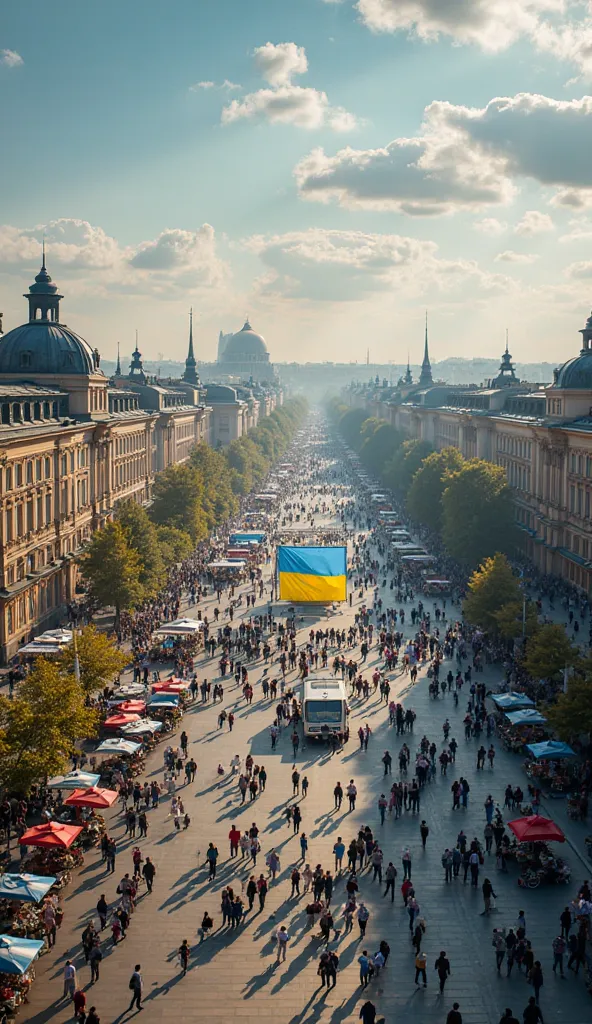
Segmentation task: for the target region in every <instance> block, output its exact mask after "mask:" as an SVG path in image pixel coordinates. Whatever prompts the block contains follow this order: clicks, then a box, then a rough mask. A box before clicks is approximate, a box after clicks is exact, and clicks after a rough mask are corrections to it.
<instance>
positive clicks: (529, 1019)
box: [522, 996, 543, 1024]
mask: <svg viewBox="0 0 592 1024" xmlns="http://www.w3.org/2000/svg"><path fill="white" fill-rule="evenodd" d="M522 1020H523V1021H524V1024H539V1022H540V1024H543V1015H542V1013H541V1009H540V1007H539V1006H538V1005H537V1001H536V999H535V997H534V996H530V998H529V1000H528V1003H527V1004H526V1006H525V1008H524V1011H523V1013H522Z"/></svg>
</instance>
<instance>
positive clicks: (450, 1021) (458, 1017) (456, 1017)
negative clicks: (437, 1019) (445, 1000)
mask: <svg viewBox="0 0 592 1024" xmlns="http://www.w3.org/2000/svg"><path fill="white" fill-rule="evenodd" d="M446 1024H462V1014H461V1012H460V1007H459V1004H458V1003H453V1004H452V1009H451V1010H449V1011H448V1016H447V1017H446Z"/></svg>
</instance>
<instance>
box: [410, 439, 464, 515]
mask: <svg viewBox="0 0 592 1024" xmlns="http://www.w3.org/2000/svg"><path fill="white" fill-rule="evenodd" d="M463 463H464V459H463V457H462V455H461V453H460V452H459V450H458V448H443V449H442V451H440V452H431V453H430V454H429V455H428V456H427V457H426V458H425V459H424V460H423V461H422V463H421V464H420V466H419V469H418V470H417V472H416V473H415V475H414V477H413V479H412V481H411V486H410V488H409V491H408V494H407V508H408V509H409V513H410V515H411V516H412V518H413V519H417V521H418V522H420V523H423V525H424V526H427V527H428V528H429V529H430V530H433V531H434V533H440V532H441V530H442V495H443V493H444V490H445V488H446V485H447V483H448V476H449V474H450V473H453V472H455V471H456V470H459V469H460V468H461V467H462V465H463Z"/></svg>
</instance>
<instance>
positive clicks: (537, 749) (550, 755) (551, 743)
mask: <svg viewBox="0 0 592 1024" xmlns="http://www.w3.org/2000/svg"><path fill="white" fill-rule="evenodd" d="M526 749H527V750H529V751H530V753H531V754H532V756H533V757H536V759H537V761H540V760H548V761H557V760H560V759H561V758H563V757H576V756H577V755H576V752H575V750H572V749H571V747H570V746H569V745H568V744H567V743H560V742H559V740H544V741H543V742H542V743H528V744H527V745H526Z"/></svg>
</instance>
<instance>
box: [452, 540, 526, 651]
mask: <svg viewBox="0 0 592 1024" xmlns="http://www.w3.org/2000/svg"><path fill="white" fill-rule="evenodd" d="M509 604H512V605H520V607H522V594H521V590H520V584H519V583H518V580H517V579H516V577H515V576H514V573H513V572H512V567H511V565H510V563H509V562H508V559H507V558H506V556H505V555H502V554H500V552H497V553H496V554H495V555H494V556H493V558H486V559H485V561H484V562H483V564H482V565H480V566H479V568H478V569H475V572H474V573H473V575H472V576H471V578H470V580H469V584H468V594H467V596H466V598H465V600H464V604H463V616H464V617H465V619H467V621H468V622H470V623H471V625H473V626H479V627H480V628H481V629H484V630H486V631H487V632H492V633H497V632H498V631H499V622H498V619H497V617H496V616H497V615H498V614H499V612H500V609H502V608H504V607H506V606H507V605H509Z"/></svg>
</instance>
